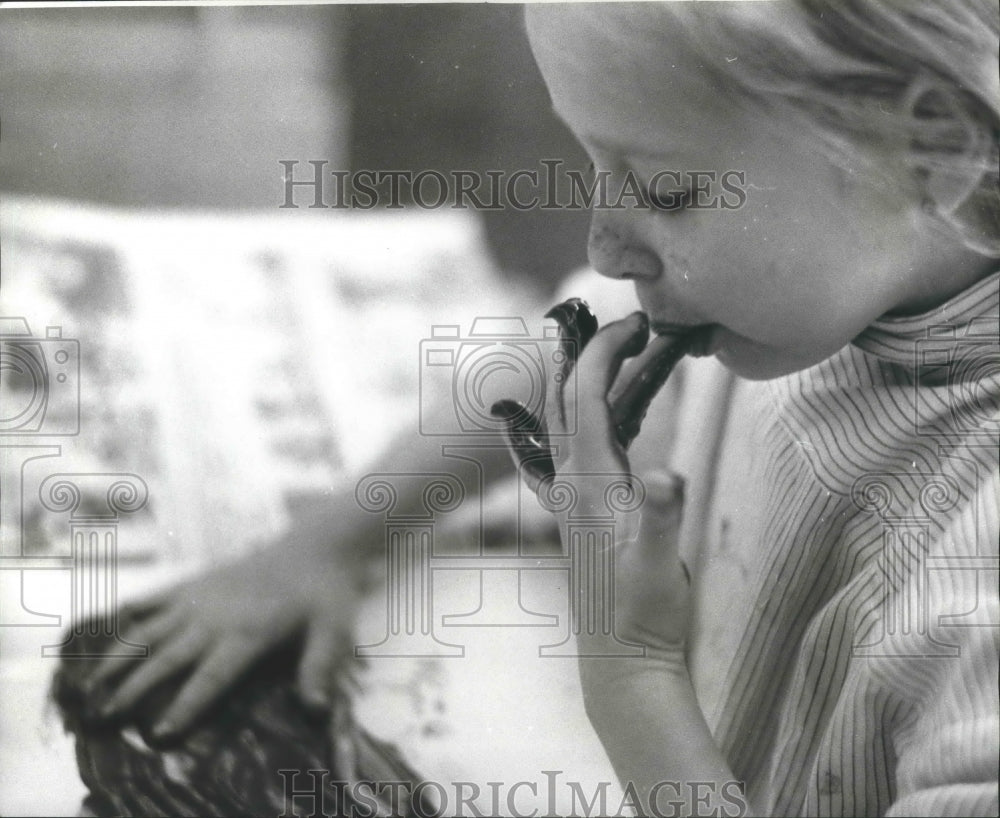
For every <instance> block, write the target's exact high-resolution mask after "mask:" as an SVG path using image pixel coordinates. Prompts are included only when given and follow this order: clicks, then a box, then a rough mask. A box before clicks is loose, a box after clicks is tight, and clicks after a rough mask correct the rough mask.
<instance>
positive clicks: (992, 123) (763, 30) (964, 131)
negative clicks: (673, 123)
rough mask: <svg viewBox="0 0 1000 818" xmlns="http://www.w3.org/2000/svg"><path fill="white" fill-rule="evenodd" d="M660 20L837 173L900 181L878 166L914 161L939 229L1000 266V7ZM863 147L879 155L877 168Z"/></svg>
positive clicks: (888, 0) (843, 2) (873, 7)
mask: <svg viewBox="0 0 1000 818" xmlns="http://www.w3.org/2000/svg"><path fill="white" fill-rule="evenodd" d="M662 8H663V9H665V10H666V12H667V14H668V15H669V17H670V18H671V20H672V21H673V23H674V24H675V25H677V26H680V27H681V28H682V30H683V31H684V34H685V37H686V39H687V40H688V42H689V45H690V48H691V49H692V50H693V51H694V52H695V53H697V54H698V55H699V56H700V57H702V58H703V64H704V66H705V68H706V70H708V71H709V72H710V74H711V75H712V76H713V79H714V80H715V81H716V83H717V84H718V85H720V86H725V87H726V88H727V89H728V90H739V91H740V92H742V94H741V95H742V96H746V97H749V98H750V99H752V100H754V101H755V102H757V103H760V104H764V105H766V106H769V107H772V108H777V109H780V110H781V113H782V114H783V115H787V116H790V117H792V118H793V119H794V121H796V122H797V123H798V124H799V126H800V127H801V128H802V129H803V133H804V134H808V135H810V136H812V137H813V138H816V139H818V141H819V142H820V144H821V145H822V146H823V148H824V149H825V150H826V152H827V155H828V156H829V157H830V158H831V159H832V160H833V161H834V162H836V163H837V164H838V165H839V166H841V167H842V168H844V169H846V170H848V171H849V172H852V173H856V172H858V171H861V172H863V173H865V174H867V175H868V176H869V178H875V179H878V178H879V177H881V178H882V180H883V181H885V182H898V181H899V179H898V175H897V174H896V173H895V172H894V171H893V170H891V169H887V166H886V165H882V164H881V163H880V162H879V160H878V157H879V155H880V152H881V153H882V155H885V154H887V153H892V152H895V153H898V151H899V149H900V148H903V149H905V150H906V152H907V163H906V165H907V166H908V168H909V169H911V170H914V171H916V173H917V174H918V176H919V177H922V178H923V179H924V184H925V189H927V190H928V191H929V194H930V195H929V196H928V206H929V207H930V206H931V205H930V201H931V200H933V203H934V204H933V207H934V212H935V213H936V215H937V216H938V218H939V220H940V222H941V223H942V224H944V225H946V226H947V228H948V229H950V230H953V231H956V232H957V233H958V234H959V235H960V237H961V239H962V241H963V242H964V243H965V245H966V246H968V247H970V249H973V250H975V251H977V252H980V253H983V254H984V255H990V256H1000V235H998V233H1000V154H998V135H1000V74H998V63H1000V48H998V43H1000V4H998V3H997V2H996V0H786V2H779V3H775V2H750V3H747V2H730V3H690V2H689V3H668V4H664V5H663V6H662ZM718 11H723V13H721V14H720V13H717V12H718ZM776 14H778V15H780V19H779V20H777V21H776V19H775V15H776ZM776 22H778V23H780V24H778V25H775V23H776ZM720 47H721V48H722V49H723V50H724V51H725V52H726V53H725V62H723V61H721V60H720V58H719V54H720ZM859 143H864V144H866V145H867V146H868V147H870V148H874V151H871V152H870V153H871V156H873V157H875V158H874V160H873V161H869V162H867V163H866V162H865V160H864V159H863V157H862V155H861V152H860V151H858V149H857V147H858V144H859Z"/></svg>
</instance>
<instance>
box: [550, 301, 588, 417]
mask: <svg viewBox="0 0 1000 818" xmlns="http://www.w3.org/2000/svg"><path fill="white" fill-rule="evenodd" d="M545 317H546V318H551V319H553V320H554V321H555V322H556V323H557V324H558V325H559V364H558V366H556V367H555V368H554V369H553V370H552V371H550V372H549V377H548V388H547V389H546V392H545V394H546V401H545V419H546V422H547V425H548V428H549V429H553V430H556V431H557V432H558V433H562V432H563V431H564V430H565V427H566V406H565V399H564V393H565V391H566V389H567V384H573V383H574V381H573V378H572V373H573V368H574V367H575V366H576V362H577V360H578V359H579V357H580V354H581V353H582V352H583V350H584V348H585V347H586V346H587V344H588V343H590V340H591V339H592V338H593V337H594V335H595V334H596V332H597V316H595V315H594V313H593V312H591V310H590V306H589V305H588V304H587V302H586V301H583V300H582V299H580V298H570V299H568V300H567V301H563V302H562V303H560V304H556V305H555V306H554V307H553V308H552V309H551V310H549V311H548V312H547V313H545ZM570 388H572V386H571V387H570Z"/></svg>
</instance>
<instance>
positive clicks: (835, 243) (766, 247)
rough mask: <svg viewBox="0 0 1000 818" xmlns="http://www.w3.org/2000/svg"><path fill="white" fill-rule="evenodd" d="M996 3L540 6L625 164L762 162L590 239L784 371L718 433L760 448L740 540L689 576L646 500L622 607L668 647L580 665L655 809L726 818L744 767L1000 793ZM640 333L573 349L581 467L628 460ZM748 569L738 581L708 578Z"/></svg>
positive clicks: (628, 631)
mask: <svg viewBox="0 0 1000 818" xmlns="http://www.w3.org/2000/svg"><path fill="white" fill-rule="evenodd" d="M997 18H998V10H997V7H996V4H995V3H988V2H973V1H972V0H970V1H969V2H955V3H948V4H941V3H929V2H908V3H900V2H876V1H875V0H870V2H858V3H833V2H830V3H826V2H800V3H727V4H722V3H712V4H694V3H671V4H664V5H660V4H649V5H645V4H643V5H640V6H632V5H625V6H618V5H614V6H600V5H598V6H591V5H585V6H575V7H571V8H568V7H563V6H546V5H540V6H532V7H530V8H529V10H528V27H529V35H530V37H531V41H532V45H533V48H534V52H535V55H536V59H537V60H538V63H539V65H540V67H541V69H542V72H543V75H544V76H545V79H546V82H547V84H548V86H549V89H550V92H551V95H552V99H553V104H554V107H555V110H556V111H557V113H559V114H560V116H561V117H562V118H563V119H564V120H565V121H566V122H567V124H568V125H569V127H570V128H571V129H572V130H573V131H574V133H575V134H576V135H577V137H578V138H579V139H580V141H581V142H582V143H583V144H584V146H585V147H586V148H587V150H588V152H589V153H590V155H591V157H592V158H593V161H594V164H595V167H596V169H597V171H598V173H600V172H601V171H608V172H610V176H609V177H608V178H609V180H610V182H611V184H612V186H613V184H614V180H615V179H618V180H619V182H618V184H619V189H621V186H622V185H624V184H626V180H627V178H628V176H629V175H633V176H635V177H637V178H639V179H642V180H646V181H647V183H649V182H650V180H655V179H664V178H668V177H665V176H664V175H662V174H661V173H660V172H661V171H664V170H666V169H672V170H675V171H677V170H681V171H688V172H690V171H706V172H708V173H709V174H714V176H713V175H709V176H707V177H702V178H716V179H718V178H720V177H721V176H722V174H724V173H725V172H726V171H728V170H734V169H735V170H740V171H742V172H743V173H745V181H746V187H747V197H746V201H745V202H744V203H743V206H742V207H738V208H734V209H726V208H724V207H720V206H719V205H718V204H716V205H715V206H714V207H713V206H712V205H711V204H709V202H710V201H711V198H712V197H711V195H708V196H702V193H700V192H699V191H697V190H690V189H688V190H685V189H683V188H681V189H678V188H677V187H676V178H677V177H676V175H675V176H672V177H669V178H670V179H671V181H672V182H673V183H674V184H675V187H674V188H672V189H671V188H669V187H668V188H667V189H665V190H658V189H653V190H649V191H648V192H647V194H646V201H645V202H644V203H643V205H644V206H630V207H623V208H614V207H607V208H604V209H597V210H596V211H595V213H594V217H593V223H592V228H591V233H590V248H589V249H590V259H591V263H592V264H593V265H594V267H595V268H596V269H597V270H598V271H599V272H601V273H603V274H604V275H606V276H610V277H612V278H616V279H622V280H629V281H631V282H632V283H633V284H634V285H635V288H636V291H637V294H638V296H639V300H640V302H641V303H642V306H643V308H644V310H645V311H646V312H647V314H648V316H649V318H650V321H651V324H652V326H653V328H654V329H656V328H661V329H664V330H670V329H673V328H675V327H676V326H677V325H682V326H702V327H703V329H702V330H700V333H701V335H702V336H704V335H705V334H706V333H707V334H708V337H709V340H708V341H707V342H706V343H702V344H701V347H702V348H701V350H700V351H701V352H702V353H707V354H711V355H714V356H715V357H716V358H717V359H718V360H719V361H721V362H722V363H723V364H724V365H725V366H726V367H727V368H729V369H730V370H732V371H733V372H735V373H737V374H738V375H740V376H744V377H745V378H748V379H772V380H769V381H768V382H767V383H762V384H745V385H744V386H742V387H741V389H740V390H739V391H738V393H737V395H738V401H737V404H736V407H735V408H734V410H733V411H734V412H735V413H736V414H737V416H736V417H733V418H732V419H731V421H730V425H729V429H728V430H727V433H726V438H725V445H727V446H732V445H737V446H740V447H742V448H743V451H744V453H747V454H748V455H749V457H750V462H749V465H748V467H747V468H746V469H745V471H744V472H743V473H733V472H732V471H729V470H727V469H726V468H725V465H723V468H722V470H721V471H720V472H719V473H718V474H716V475H714V477H713V479H714V481H715V487H714V488H715V490H714V494H715V498H714V499H713V500H710V502H712V503H714V504H715V505H717V506H721V508H719V509H717V510H716V517H719V516H726V517H728V522H729V528H730V529H731V530H730V531H729V532H728V536H727V537H726V538H725V539H726V540H727V542H725V543H720V542H718V541H717V542H715V543H710V542H706V543H704V547H705V548H707V553H702V554H695V555H692V554H690V553H688V554H684V556H685V557H686V559H687V561H688V562H691V560H692V557H694V558H695V560H696V564H697V565H698V566H699V567H700V569H701V570H700V571H697V572H696V576H695V578H694V584H693V588H692V590H691V591H689V590H688V588H687V584H686V582H685V580H684V577H683V570H682V566H681V562H680V559H679V557H680V553H679V551H678V548H680V550H681V552H683V551H684V548H685V544H684V543H678V539H679V537H678V525H677V519H676V518H677V515H676V508H677V505H678V501H677V500H676V499H673V500H671V499H669V498H664V497H661V498H660V502H659V503H655V502H651V498H647V505H646V507H645V508H644V509H643V520H642V525H641V530H640V533H639V536H638V538H637V539H633V540H632V541H631V542H628V541H625V542H619V543H618V544H617V545H616V549H617V553H616V559H617V563H616V564H617V570H618V572H619V577H618V579H619V580H620V582H619V588H623V589H628V590H627V591H625V590H623V591H621V592H620V593H619V595H618V596H617V597H616V604H617V609H616V612H615V621H616V625H617V626H618V627H619V633H620V634H621V635H623V636H624V637H625V638H626V639H629V640H631V641H637V642H640V643H642V644H644V645H645V646H646V647H647V653H646V657H645V658H644V659H641V660H628V661H623V660H611V659H607V660H594V659H587V658H582V659H581V660H580V673H581V679H582V681H583V686H584V695H585V700H586V702H587V709H588V714H589V715H590V717H591V721H592V723H593V724H594V726H595V728H596V729H597V731H598V734H599V735H600V736H601V738H602V740H603V742H604V744H605V747H606V749H607V751H608V754H609V757H610V758H611V760H612V763H613V764H614V765H615V767H616V770H617V772H618V773H619V776H620V778H621V780H622V783H623V786H626V788H627V787H628V786H629V785H632V786H633V787H634V789H635V791H636V793H637V795H638V796H639V800H640V802H641V804H642V808H643V811H644V812H645V813H646V814H661V813H664V812H667V811H668V810H670V809H675V810H679V811H680V813H681V814H686V813H690V814H727V812H726V810H727V809H731V808H732V805H731V803H729V802H727V798H726V784H727V782H731V781H734V780H735V781H739V782H742V783H744V784H745V786H746V798H747V802H748V804H749V809H750V811H751V814H767V815H770V814H782V815H785V814H788V815H812V814H824V815H825V814H835V815H881V814H898V815H913V814H954V815H957V814H962V815H973V814H976V815H987V814H996V812H997V808H998V802H997V774H996V770H997V766H998V754H1000V744H998V716H997V700H996V690H997V666H998V656H997V626H998V621H1000V620H998V614H1000V610H998V608H1000V606H998V604H997V593H996V571H997V541H998V536H1000V530H998V510H997V497H998V485H1000V479H998V468H997V462H998V451H997V446H998V425H997V424H998V420H1000V370H998V367H997V355H998V346H997V345H998V340H1000V339H998V317H997V316H998V313H1000V303H998V299H1000V296H998V282H1000V273H997V269H998V263H997V260H996V258H997V256H998V255H1000V219H998V214H1000V204H998V203H1000V199H998V195H1000V192H998V188H997V164H998V162H997V133H998V123H1000V115H998V114H1000V94H998V87H1000V86H998V79H997V70H996V69H997V32H998V27H1000V26H998V19H997ZM687 175H688V176H690V173H688V174H687ZM609 199H610V201H612V202H614V201H615V195H614V193H612V194H611V195H610V196H609ZM678 204H679V206H678ZM637 326H638V319H636V318H635V317H632V318H629V319H626V320H623V321H620V322H616V323H615V324H612V325H610V326H608V327H606V328H605V329H604V330H603V331H601V332H600V333H598V335H597V336H596V337H595V338H594V340H593V341H591V342H590V345H589V346H588V347H587V349H586V351H585V352H584V353H583V355H582V356H581V358H580V360H579V363H578V383H579V384H587V386H586V387H584V386H581V387H580V390H579V395H578V398H577V401H576V405H575V412H576V416H577V417H578V422H579V426H580V429H581V433H580V434H579V435H578V436H576V437H572V438H570V439H569V441H568V445H567V448H568V453H567V454H564V455H563V462H562V463H559V464H557V469H558V471H559V472H560V473H566V474H567V475H569V477H568V478H567V479H568V480H570V482H573V480H574V478H573V476H572V475H574V474H576V473H579V472H588V471H593V472H599V471H616V470H624V469H628V462H627V460H626V458H625V453H624V452H623V451H622V450H621V448H620V447H619V446H618V445H617V443H616V442H615V439H614V435H613V434H610V433H609V429H610V428H611V427H610V424H611V420H610V412H609V408H608V405H609V402H610V400H609V398H608V395H609V393H613V392H614V391H615V390H616V389H618V388H620V384H619V386H617V387H616V386H615V385H614V384H615V381H616V378H617V377H618V376H619V368H620V366H621V364H622V358H623V357H624V352H623V349H624V348H625V347H626V346H627V345H628V344H629V343H630V341H631V339H632V337H633V336H634V335H635V333H636V332H637V331H638V330H637ZM622 377H623V378H627V377H628V376H627V375H623V376H622ZM741 412H746V413H748V414H747V415H744V416H743V417H739V413H741ZM748 418H749V420H748ZM549 422H550V423H551V422H553V419H552V418H549ZM697 431H698V430H697V429H691V430H688V432H689V433H692V434H697ZM736 432H738V435H737V434H734V433H736ZM681 433H682V434H683V432H681ZM740 437H742V438H743V439H742V440H740V439H739V438H740ZM720 462H721V463H722V464H726V463H736V464H738V465H740V464H745V463H746V461H745V460H742V461H740V460H735V461H734V460H733V459H731V458H730V459H729V460H727V459H726V458H725V456H723V458H722V460H721V461H720ZM585 483H586V481H581V484H580V486H579V490H580V491H581V493H585V492H586V491H587V490H588V488H587V486H586V484H585ZM653 485H654V484H652V483H650V484H649V486H653ZM700 496H702V497H705V496H706V493H705V492H704V490H702V491H700ZM734 497H735V498H736V499H735V501H734V500H733V498H734ZM581 502H582V503H586V502H587V497H586V495H585V494H584V497H583V499H582V500H581ZM594 502H595V503H596V502H600V498H598V497H596V496H595V497H594ZM727 504H728V507H726V506H727ZM721 533H725V532H724V531H723V532H721ZM705 539H709V538H708V537H707V536H706V537H705ZM734 561H735V562H738V563H741V564H744V565H747V566H749V571H748V574H747V576H746V577H744V578H740V577H733V576H732V572H729V574H728V579H729V580H730V581H729V582H727V583H720V584H719V585H714V586H713V579H721V578H722V577H726V576H727V573H726V564H727V563H728V564H732V563H733V562H734ZM737 590H738V594H737V595H736V598H735V599H734V597H733V594H734V592H735V591H737ZM720 596H724V597H726V598H727V600H726V602H725V603H720V602H719V600H718V598H719V597H720ZM692 605H693V606H694V607H693V610H692ZM692 617H694V620H695V622H696V623H698V627H697V628H696V634H697V635H698V636H699V637H700V638H702V639H703V641H702V643H700V644H698V643H696V644H693V645H690V646H689V644H688V638H687V637H688V635H689V634H688V631H689V628H690V622H691V619H692ZM706 642H708V644H706ZM689 648H690V650H689ZM703 707H704V708H705V709H706V710H708V711H709V714H710V718H711V723H709V722H708V721H707V720H706V718H705V717H704V716H703V710H702V708H703ZM663 782H675V783H671V784H670V785H669V786H666V785H664V783H663ZM676 783H679V787H678V786H675V784H676ZM678 794H680V795H681V797H680V798H678ZM667 814H669V813H668V812H667Z"/></svg>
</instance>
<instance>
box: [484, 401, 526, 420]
mask: <svg viewBox="0 0 1000 818" xmlns="http://www.w3.org/2000/svg"><path fill="white" fill-rule="evenodd" d="M520 411H521V405H520V404H519V403H517V402H516V401H512V400H506V399H504V400H498V401H497V402H496V403H494V404H493V405H492V406H491V407H490V414H491V415H493V417H495V418H497V419H499V420H510V419H511V418H513V417H516V416H517V414H518V413H519V412H520Z"/></svg>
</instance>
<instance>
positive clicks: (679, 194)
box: [587, 162, 693, 213]
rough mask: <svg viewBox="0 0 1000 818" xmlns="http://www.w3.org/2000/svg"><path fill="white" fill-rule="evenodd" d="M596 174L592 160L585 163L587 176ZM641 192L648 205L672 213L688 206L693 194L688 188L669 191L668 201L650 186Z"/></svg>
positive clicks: (591, 176) (590, 177)
mask: <svg viewBox="0 0 1000 818" xmlns="http://www.w3.org/2000/svg"><path fill="white" fill-rule="evenodd" d="M628 172H629V173H633V174H634V171H632V170H631V169H629V171H628ZM596 174H597V165H596V164H594V163H593V162H589V163H587V176H588V178H589V179H593V178H594V176H595V175H596ZM643 194H644V195H645V197H646V200H647V201H648V202H649V204H650V206H651V207H653V208H655V209H656V210H658V211H660V212H661V213H664V212H665V213H672V212H674V211H677V210H683V209H685V208H686V207H687V206H688V204H690V202H691V200H692V198H693V194H692V192H691V191H690V190H679V191H673V192H671V193H669V194H668V196H669V197H670V199H669V201H667V200H665V199H664V198H663V197H661V196H660V195H659V194H657V192H656V190H655V189H654V188H652V187H646V188H644V189H643Z"/></svg>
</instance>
